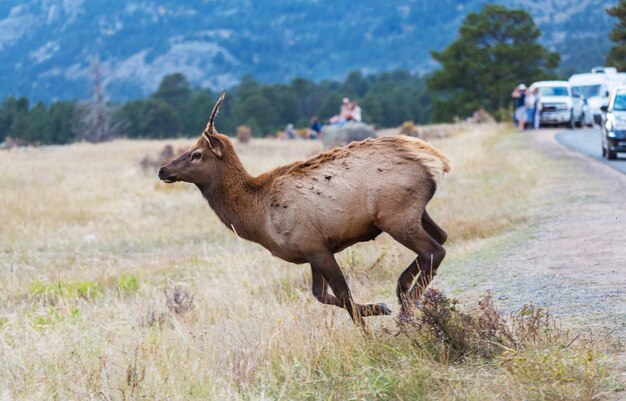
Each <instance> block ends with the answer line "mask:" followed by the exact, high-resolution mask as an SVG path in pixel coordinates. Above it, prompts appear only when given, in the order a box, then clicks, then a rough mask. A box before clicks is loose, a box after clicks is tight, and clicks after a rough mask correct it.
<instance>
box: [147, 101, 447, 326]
mask: <svg viewBox="0 0 626 401" xmlns="http://www.w3.org/2000/svg"><path fill="white" fill-rule="evenodd" d="M222 99H223V98H221V99H220V102H221V100H222ZM220 102H218V104H217V105H216V108H214V110H213V113H212V118H211V120H209V124H208V125H207V129H205V131H204V132H203V134H202V137H201V138H200V140H199V141H198V142H197V143H196V145H195V146H193V147H192V148H191V149H190V150H189V151H188V152H186V153H185V154H183V155H182V156H181V157H179V158H178V159H176V160H174V161H172V162H170V163H169V164H167V165H165V166H164V167H162V168H161V170H160V171H159V177H160V178H161V179H163V180H165V181H166V182H173V181H186V182H191V183H194V184H196V185H197V186H198V188H199V189H200V191H201V192H202V194H203V196H204V197H205V198H206V199H207V201H208V202H209V205H210V206H211V207H212V208H213V210H214V211H215V212H216V214H217V215H218V216H219V218H220V219H221V220H222V222H224V224H225V225H226V226H227V227H229V228H230V229H232V230H234V231H235V232H236V233H237V234H238V235H239V236H240V237H242V238H245V239H248V240H251V241H254V242H257V243H259V244H261V245H262V246H264V247H265V248H267V249H268V250H269V251H270V252H271V253H272V254H273V255H275V256H277V257H279V258H281V259H284V260H286V261H289V262H292V263H310V264H311V271H312V274H313V293H314V295H315V296H316V298H317V299H318V300H320V301H321V302H323V303H327V304H332V305H336V306H340V307H343V308H346V309H347V310H348V312H350V315H351V317H352V318H353V319H354V320H355V321H356V322H357V323H358V324H363V319H362V318H363V316H371V315H380V314H389V313H390V311H389V309H388V308H387V307H386V306H385V305H384V304H369V305H360V304H357V303H354V301H353V300H352V296H351V294H350V290H349V288H348V286H347V284H346V281H345V278H344V276H343V274H342V272H341V270H340V269H339V266H338V264H337V262H336V261H335V259H334V257H333V254H334V253H336V252H338V251H340V250H342V249H345V248H346V247H348V246H350V245H352V244H354V243H356V242H361V241H367V240H371V239H374V238H375V237H376V236H378V235H379V234H380V233H381V232H383V231H385V232H387V233H389V234H390V235H391V236H392V237H393V238H395V239H396V240H397V241H398V242H400V243H402V244H403V245H405V246H407V247H408V248H410V249H412V250H413V251H415V252H416V253H417V259H416V260H415V261H414V262H413V263H411V264H410V265H409V267H408V268H407V269H406V270H405V272H404V273H403V274H402V275H401V276H400V280H399V282H398V288H397V292H398V298H399V300H400V302H401V304H402V306H403V308H402V313H405V314H406V313H409V306H410V303H411V302H412V301H413V300H415V299H416V298H417V297H418V296H419V294H420V293H421V291H422V290H423V288H424V287H425V286H426V285H428V282H429V281H430V279H431V278H432V276H434V274H435V273H436V269H437V267H438V265H439V264H440V263H441V260H442V259H443V257H444V256H445V251H444V249H443V247H442V246H441V245H442V244H443V243H444V242H445V240H446V238H447V236H446V234H445V232H444V231H443V230H441V228H439V227H438V226H437V225H436V224H435V223H434V221H432V219H431V218H430V216H428V214H427V213H426V210H425V207H426V204H427V203H428V202H429V201H430V199H431V198H432V196H433V195H434V192H435V189H436V185H437V181H438V180H439V179H440V178H441V177H442V176H443V174H444V173H445V172H448V171H450V164H449V161H448V159H447V158H446V156H445V155H444V154H443V153H441V152H440V151H438V150H437V149H435V148H434V147H432V146H431V145H429V144H427V143H426V142H424V141H421V140H419V139H416V138H410V137H404V136H394V137H382V138H377V139H367V140H365V141H362V142H355V143H352V144H350V145H348V146H345V147H343V148H338V149H334V150H331V151H329V152H326V153H322V154H320V155H318V156H315V157H313V158H311V159H309V160H306V161H302V162H295V163H291V164H288V165H285V166H282V167H278V168H276V169H274V170H272V171H269V172H267V173H264V174H262V175H260V176H258V177H252V176H250V175H249V174H248V173H247V172H246V170H245V169H244V167H243V165H242V164H241V161H240V160H239V157H238V156H237V154H236V153H235V150H234V148H233V146H232V144H231V142H230V140H229V139H228V137H226V136H224V135H221V134H217V133H215V132H214V128H213V119H214V116H215V114H216V109H217V107H218V106H219V103H220ZM415 280H417V282H416V283H415V285H413V281H415ZM329 286H330V287H331V288H332V290H333V294H331V293H329V291H328V287H329ZM412 287H413V288H412Z"/></svg>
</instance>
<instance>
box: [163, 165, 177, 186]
mask: <svg viewBox="0 0 626 401" xmlns="http://www.w3.org/2000/svg"><path fill="white" fill-rule="evenodd" d="M177 178H178V177H177V175H176V174H170V172H168V171H167V167H166V166H163V167H161V168H160V169H159V179H161V180H162V181H163V182H166V183H168V184H171V183H173V182H176V179H177Z"/></svg>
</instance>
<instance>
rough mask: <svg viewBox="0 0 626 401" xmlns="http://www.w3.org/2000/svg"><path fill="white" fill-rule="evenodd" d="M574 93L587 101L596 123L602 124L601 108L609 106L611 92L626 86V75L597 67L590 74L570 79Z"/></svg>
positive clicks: (589, 116) (607, 68) (578, 75)
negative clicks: (618, 87)
mask: <svg viewBox="0 0 626 401" xmlns="http://www.w3.org/2000/svg"><path fill="white" fill-rule="evenodd" d="M569 83H570V85H571V86H572V92H573V93H574V94H578V95H581V96H583V97H584V98H585V99H587V104H588V107H589V113H588V114H589V115H588V116H586V117H587V119H592V120H593V122H594V123H596V124H600V122H601V119H602V112H601V110H600V108H601V107H602V106H604V105H607V104H608V101H609V93H610V91H611V90H612V89H613V88H615V87H617V86H619V85H622V84H626V73H623V72H617V69H616V68H613V67H595V68H593V69H592V70H591V72H590V73H583V74H574V75H572V76H571V77H570V78H569Z"/></svg>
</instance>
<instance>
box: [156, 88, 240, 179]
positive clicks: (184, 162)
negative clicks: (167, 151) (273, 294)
mask: <svg viewBox="0 0 626 401" xmlns="http://www.w3.org/2000/svg"><path fill="white" fill-rule="evenodd" d="M223 101H224V91H223V90H222V93H221V94H220V98H219V99H218V100H217V103H215V106H214V107H213V111H212V112H211V118H210V119H209V122H208V124H207V126H206V128H205V129H204V131H202V135H201V136H200V139H199V140H198V142H196V144H195V145H193V146H192V147H191V148H190V149H189V150H187V151H186V152H185V153H183V154H182V155H181V156H180V157H179V158H177V159H174V160H172V161H171V162H169V163H167V164H166V165H164V166H163V167H161V168H160V169H159V178H160V179H161V180H163V181H164V182H166V183H168V184H170V183H173V182H176V181H183V182H190V183H193V184H208V183H211V182H212V181H213V180H215V178H216V177H215V173H216V171H219V170H220V164H222V163H223V158H224V155H225V153H226V152H227V149H229V145H230V144H229V143H228V139H227V138H226V137H225V136H224V135H221V134H218V133H216V132H215V127H214V122H215V116H216V115H217V112H218V110H219V108H220V106H221V104H222V102H223Z"/></svg>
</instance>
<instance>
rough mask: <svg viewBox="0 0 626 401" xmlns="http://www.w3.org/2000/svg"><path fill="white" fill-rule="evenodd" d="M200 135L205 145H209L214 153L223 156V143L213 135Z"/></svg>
mask: <svg viewBox="0 0 626 401" xmlns="http://www.w3.org/2000/svg"><path fill="white" fill-rule="evenodd" d="M202 136H203V137H204V140H205V141H206V143H207V145H209V149H211V152H213V153H215V155H216V156H217V157H219V158H220V159H221V158H222V157H223V156H224V143H223V142H222V141H221V140H219V139H218V138H217V136H215V135H209V134H206V133H202Z"/></svg>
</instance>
